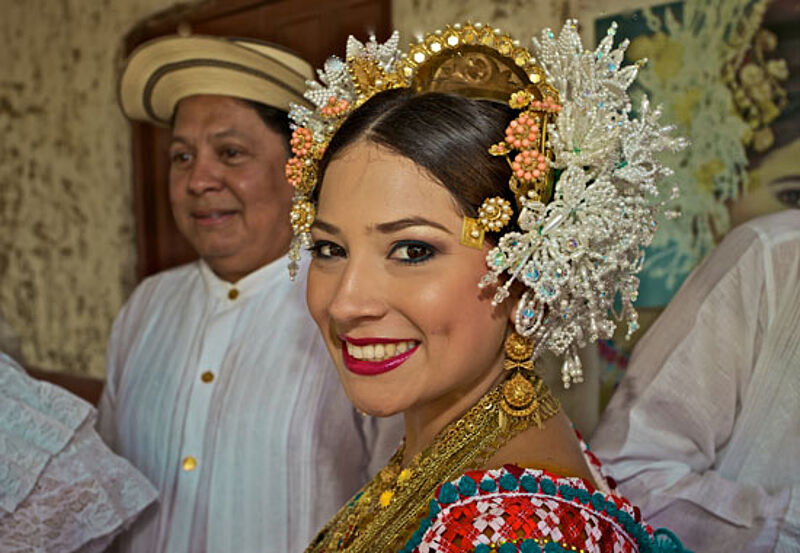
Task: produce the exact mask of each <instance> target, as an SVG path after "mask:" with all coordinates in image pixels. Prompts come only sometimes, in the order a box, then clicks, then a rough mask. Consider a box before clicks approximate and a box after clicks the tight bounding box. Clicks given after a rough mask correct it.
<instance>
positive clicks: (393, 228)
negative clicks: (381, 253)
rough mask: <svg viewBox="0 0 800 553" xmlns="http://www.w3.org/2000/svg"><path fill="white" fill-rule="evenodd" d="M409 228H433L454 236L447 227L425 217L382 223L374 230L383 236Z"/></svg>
mask: <svg viewBox="0 0 800 553" xmlns="http://www.w3.org/2000/svg"><path fill="white" fill-rule="evenodd" d="M409 227H433V228H435V229H439V230H441V231H444V232H446V233H447V234H453V233H452V232H450V230H448V229H447V228H446V227H445V226H443V225H441V224H439V223H437V222H436V221H431V220H430V219H426V218H425V217H419V216H415V217H405V218H403V219H397V220H396V221H389V222H386V223H380V224H377V225H375V227H374V228H375V230H377V231H378V232H380V233H382V234H390V233H392V232H397V231H399V230H403V229H406V228H409Z"/></svg>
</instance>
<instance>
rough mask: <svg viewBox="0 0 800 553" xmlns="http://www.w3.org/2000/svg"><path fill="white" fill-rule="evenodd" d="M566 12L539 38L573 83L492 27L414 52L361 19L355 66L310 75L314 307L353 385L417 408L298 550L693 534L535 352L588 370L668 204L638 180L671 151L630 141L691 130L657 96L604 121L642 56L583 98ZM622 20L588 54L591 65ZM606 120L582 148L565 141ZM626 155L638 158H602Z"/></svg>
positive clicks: (492, 547)
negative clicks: (621, 483)
mask: <svg viewBox="0 0 800 553" xmlns="http://www.w3.org/2000/svg"><path fill="white" fill-rule="evenodd" d="M487 29H488V31H489V33H488V34H486V33H485V32H484V31H485V30H487ZM562 33H563V36H562V39H559V41H555V39H554V37H553V33H549V32H547V33H545V34H544V35H543V41H545V40H547V41H549V42H546V43H545V46H543V47H542V50H543V55H542V56H541V58H542V59H543V60H547V61H550V62H552V65H551V66H550V67H549V68H548V69H549V70H550V73H548V74H549V75H551V78H552V80H553V83H554V84H559V85H560V86H561V88H556V87H554V86H553V85H550V84H548V83H547V82H546V81H545V74H546V73H545V71H544V70H543V69H542V68H541V67H539V66H538V65H536V64H535V63H534V62H533V61H531V59H530V57H526V55H528V54H527V52H526V51H524V50H521V49H518V48H516V49H515V47H514V46H513V45H514V43H513V42H512V41H511V39H510V38H508V37H505V36H504V35H502V34H501V33H499V32H498V31H495V30H493V29H491V28H484V27H482V26H473V25H466V26H457V27H448V28H447V29H446V30H445V31H444V32H437V33H435V34H433V35H430V36H429V37H427V39H425V40H424V41H423V42H422V43H421V45H420V46H418V47H416V48H412V51H411V52H410V54H409V55H408V56H407V57H405V56H402V57H401V56H399V55H398V54H397V52H396V51H395V50H394V47H393V45H394V43H395V42H396V36H394V37H393V38H392V39H390V41H389V42H388V43H387V44H386V45H378V44H377V43H374V42H373V43H370V44H368V45H367V46H362V45H360V44H359V43H357V42H356V41H353V40H351V42H350V43H349V45H348V58H347V59H348V62H347V63H348V67H343V66H342V64H341V62H338V61H336V60H334V61H330V62H329V63H328V64H326V71H325V74H324V78H323V82H324V83H325V85H327V86H328V88H327V89H325V88H323V87H321V86H319V85H317V86H312V89H311V90H310V91H309V93H308V94H307V97H308V98H309V99H310V100H312V101H315V102H317V104H318V106H319V109H318V111H317V112H316V113H312V112H310V111H308V110H295V111H294V113H293V116H294V118H295V121H296V123H297V124H298V128H297V129H296V130H295V133H294V137H293V139H292V149H293V152H294V154H295V157H294V158H293V159H292V160H290V161H289V163H288V164H287V176H288V178H289V180H290V182H292V183H293V184H294V185H295V187H296V188H297V190H298V195H297V196H296V198H295V205H294V209H293V212H292V222H293V225H294V229H295V232H296V233H297V238H296V240H295V248H296V247H297V246H298V245H299V244H300V243H301V242H304V243H305V245H306V246H307V247H308V249H310V250H311V252H312V255H313V261H312V263H311V266H310V268H309V273H308V288H307V299H308V306H309V310H310V311H311V314H312V316H313V318H314V320H315V321H316V323H317V325H318V326H319V328H320V331H321V332H322V335H323V337H324V339H325V342H326V345H327V347H328V350H329V352H330V354H331V356H332V358H333V360H334V363H335V364H336V366H337V369H338V372H339V376H340V379H341V381H342V383H343V386H344V388H345V391H346V392H347V395H348V396H349V397H350V399H351V401H353V403H354V404H355V405H356V406H357V407H358V408H359V409H361V410H363V411H365V412H367V413H370V414H373V415H381V416H383V415H392V414H395V413H402V414H403V416H404V420H405V440H404V443H403V445H402V446H401V448H400V449H399V450H398V451H397V453H396V454H395V456H394V457H393V459H392V460H391V462H390V463H389V465H388V466H387V467H385V468H384V469H383V470H382V471H381V472H380V473H379V474H378V475H377V476H376V477H375V479H373V480H372V481H371V482H370V483H368V484H367V485H366V486H365V487H364V488H363V489H362V490H361V491H360V492H359V493H358V494H357V495H356V496H355V497H354V498H353V500H352V501H351V502H349V503H348V504H347V505H345V506H344V507H343V508H342V509H341V510H340V512H339V513H338V514H337V515H336V516H335V517H334V518H333V519H332V520H331V522H330V523H329V524H328V526H326V527H325V528H324V529H323V530H322V531H321V532H320V534H319V536H318V537H317V539H316V540H315V541H314V542H313V543H312V544H311V546H310V547H309V549H308V551H349V552H356V551H359V552H361V551H363V552H367V551H369V552H375V551H378V552H389V551H402V552H411V551H420V552H427V551H438V552H446V551H481V552H489V551H501V552H503V553H505V552H515V551H523V552H533V551H537V552H538V551H540V550H541V549H542V548H543V549H544V550H545V551H547V552H560V551H574V550H581V551H612V550H613V551H626V552H627V551H639V550H648V551H660V550H661V547H662V546H663V547H665V549H666V550H669V551H680V550H681V549H680V543H679V542H678V541H677V540H676V539H674V537H673V536H671V534H669V533H668V532H666V533H665V532H664V531H656V532H653V530H652V529H651V528H650V527H649V526H647V525H646V524H644V523H642V521H641V520H640V519H639V516H638V512H637V511H636V510H635V509H634V508H633V506H632V505H630V503H628V502H627V501H626V500H624V499H623V498H621V497H619V496H617V495H615V494H614V493H613V492H612V491H611V490H610V489H609V487H608V486H607V484H606V482H605V480H604V478H603V477H602V475H601V473H600V471H599V467H598V466H597V464H596V463H595V462H593V457H592V456H591V454H589V453H588V452H587V451H586V450H585V448H584V447H582V444H581V442H580V441H579V439H578V438H576V436H575V434H574V432H573V431H572V429H571V427H570V423H569V420H568V419H567V417H566V416H565V415H564V414H563V412H561V411H560V407H559V404H558V401H557V400H556V399H555V398H554V397H553V396H552V394H551V393H550V391H549V390H548V389H547V387H546V386H545V385H544V383H543V382H542V381H541V379H540V378H539V377H538V375H536V374H535V371H534V367H533V360H534V359H535V358H536V357H537V356H538V355H539V354H540V353H541V352H542V351H543V350H544V349H551V350H553V351H557V352H558V353H562V354H566V356H567V362H566V363H565V370H564V382H565V384H569V383H571V382H572V381H579V380H580V368H579V367H578V366H576V365H575V363H574V361H573V358H572V356H571V349H570V348H571V347H573V346H574V344H576V343H584V342H586V341H587V340H593V339H597V335H601V334H604V333H606V332H609V331H610V330H613V324H611V323H610V322H607V320H606V319H607V317H608V309H609V307H610V303H609V299H607V296H608V297H609V298H612V297H613V296H614V295H615V294H616V293H617V292H619V287H620V286H621V285H624V286H627V287H629V286H630V285H631V284H632V283H633V282H634V281H633V280H632V278H633V277H632V274H633V273H634V272H635V271H636V270H637V267H638V261H636V260H637V258H638V252H639V250H640V248H641V247H642V244H643V243H645V242H646V241H647V240H648V239H649V237H650V236H651V233H650V231H647V230H637V229H648V228H650V227H649V224H648V223H649V222H650V221H652V217H653V215H654V213H655V210H656V208H655V207H652V205H649V204H648V203H647V201H646V199H645V189H646V190H647V191H648V192H652V193H655V192H656V191H657V189H656V188H655V181H656V180H658V176H659V173H666V170H665V169H664V168H663V167H662V166H660V165H659V164H658V163H657V162H655V161H654V160H653V159H652V157H651V154H652V151H647V152H645V153H644V155H641V156H640V155H637V154H638V151H637V150H638V149H639V148H641V147H642V146H644V145H649V147H650V149H651V150H658V149H662V148H664V147H667V146H678V145H679V143H677V142H673V141H671V139H669V138H668V137H667V135H666V134H665V131H664V129H663V128H662V127H660V126H658V125H657V124H656V123H657V121H656V120H657V117H649V118H648V114H647V108H646V106H644V107H643V108H642V113H644V118H645V119H644V122H637V123H638V124H639V127H638V130H634V127H633V123H631V122H629V121H628V119H627V115H626V116H625V118H624V120H625V124H629V125H630V128H627V129H625V130H624V132H620V133H619V134H617V132H616V131H614V128H615V127H616V126H617V125H616V124H614V125H610V126H608V127H606V123H608V122H610V121H614V122H616V121H617V119H618V118H619V121H620V124H621V125H622V124H623V123H622V118H621V117H620V115H619V114H620V108H619V105H623V106H624V105H625V104H626V103H627V101H628V100H627V96H626V95H625V97H624V100H625V101H624V102H620V100H621V99H620V98H616V97H615V95H618V94H619V91H620V90H622V91H623V92H622V94H623V95H624V90H625V88H626V87H627V85H628V84H630V80H631V79H632V77H631V76H630V71H629V72H628V73H626V74H625V76H620V77H618V79H620V81H621V82H624V86H622V87H621V89H620V82H617V83H616V84H615V85H609V84H608V83H607V82H605V81H603V80H602V79H600V78H599V77H597V79H596V80H594V81H591V79H590V81H591V82H590V83H589V84H587V85H585V86H587V88H590V89H591V88H592V86H596V87H597V88H598V89H600V90H601V95H602V97H601V98H600V99H602V100H604V101H605V102H608V103H609V104H610V105H612V106H613V108H614V110H613V113H610V114H604V115H602V116H599V117H597V120H593V119H591V116H590V115H589V114H588V111H587V110H585V109H582V107H581V106H580V103H579V102H578V101H576V100H574V99H573V98H572V91H574V90H575V83H574V82H572V81H574V80H579V79H581V78H583V73H582V72H581V71H579V70H578V69H577V68H575V67H572V68H570V69H568V70H564V69H563V67H568V64H566V63H565V64H562V65H561V66H559V67H560V68H561V69H559V67H556V66H557V65H558V64H557V63H556V61H558V60H560V61H564V60H570V63H572V61H571V60H574V57H575V56H576V54H575V52H582V51H583V50H582V48H581V47H580V44H579V39H578V38H577V34H576V33H575V32H574V24H571V23H570V24H569V25H568V26H567V27H565V30H564V31H562ZM610 42H611V38H609V39H608V40H607V41H605V43H606V44H605V45H601V48H599V49H598V52H600V53H599V54H586V57H585V58H581V59H582V60H583V61H582V62H581V63H585V64H586V67H587V68H588V69H589V71H588V73H589V74H590V75H592V77H591V78H594V75H596V71H595V69H597V68H596V66H595V64H596V60H598V59H600V58H601V57H602V55H603V54H607V53H608V51H609V50H610ZM423 44H424V47H423V46H422V45H423ZM548 48H549V49H550V50H549V51H548ZM548 54H551V55H548ZM528 56H529V55H528ZM580 56H582V54H581V55H580ZM616 57H620V58H621V54H620V53H618V52H617V53H612V59H616ZM559 70H560V71H561V73H559ZM604 71H605V73H609V70H608V68H607V67H605V68H604ZM562 78H563V79H562ZM604 78H608V79H610V77H608V76H606V77H604ZM590 85H592V86H590ZM604 86H607V87H608V88H606V89H604V88H603V87H604ZM595 100H597V99H595ZM579 108H581V109H579ZM562 110H563V112H564V113H563V114H562ZM560 114H561V115H560ZM595 116H596V114H595ZM601 123H602V124H603V128H610V129H611V131H609V132H608V133H604V134H603V135H602V136H599V137H598V138H599V139H598V140H595V141H594V143H592V142H591V141H589V140H586V141H585V142H584V143H582V146H583V149H584V150H585V153H584V155H585V157H581V156H580V152H581V148H578V147H577V146H576V147H574V148H573V147H570V150H571V152H570V153H571V154H572V156H573V158H570V157H568V154H566V153H565V152H564V149H563V148H561V147H560V144H559V137H561V138H562V139H563V138H567V139H568V140H570V142H573V143H574V141H575V140H577V136H572V137H570V136H568V133H569V131H570V130H571V127H572V126H573V125H574V127H576V128H579V129H580V132H581V133H587V131H588V132H589V133H591V131H592V129H593V128H595V127H596V126H599V125H600V124H601ZM637 133H638V135H637ZM631 136H633V141H634V143H628V142H626V140H627V138H624V137H631ZM582 138H584V139H585V138H586V137H585V136H583V137H582ZM572 150H578V151H577V152H575V151H572ZM623 155H625V156H630V159H631V162H630V164H631V165H635V166H636V169H637V171H638V172H637V173H636V175H637V176H636V177H632V176H630V175H627V174H625V173H623V172H621V173H619V174H613V170H614V169H623V168H624V167H625V165H627V164H624V165H622V166H621V167H620V166H618V162H617V161H614V162H613V163H611V167H610V168H609V167H608V166H607V165H608V162H607V158H612V159H615V160H619V159H620V158H621V157H622V156H623ZM645 165H646V166H647V167H648V169H649V170H650V173H649V175H650V178H649V179H648V178H647V177H644V176H642V175H643V173H642V172H641V171H640V170H641V169H642V167H643V166H645ZM555 169H558V170H559V171H558V172H559V174H560V176H559V178H558V180H557V182H555V181H556V171H555ZM637 179H638V180H637ZM620 212H621V213H622V214H623V215H622V216H620V215H618V214H619V213H620ZM295 253H296V250H295ZM609 259H610V260H611V261H610V262H608V263H607V264H606V262H607V260H609ZM487 264H488V271H487ZM487 273H488V274H487ZM573 275H575V276H573ZM601 292H602V294H601ZM634 292H635V285H634V290H633V291H632V290H630V289H628V288H626V289H625V291H624V292H623V296H622V297H623V303H624V305H625V308H626V309H627V308H630V305H629V303H630V296H631V294H632V293H634ZM506 298H511V299H512V300H513V301H504V300H505V299H506ZM627 315H628V316H630V317H631V320H632V321H634V322H635V317H634V316H633V315H631V314H630V313H627ZM590 332H591V334H590Z"/></svg>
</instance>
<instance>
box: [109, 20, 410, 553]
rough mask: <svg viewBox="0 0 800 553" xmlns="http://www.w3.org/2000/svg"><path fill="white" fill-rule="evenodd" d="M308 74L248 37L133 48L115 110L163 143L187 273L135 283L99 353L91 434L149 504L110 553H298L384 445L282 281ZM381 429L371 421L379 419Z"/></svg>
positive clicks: (377, 461) (288, 56)
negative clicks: (298, 122)
mask: <svg viewBox="0 0 800 553" xmlns="http://www.w3.org/2000/svg"><path fill="white" fill-rule="evenodd" d="M312 76H313V72H312V69H311V67H310V66H309V65H308V64H307V63H306V62H305V61H303V60H302V59H300V58H299V57H297V56H296V55H294V54H292V53H290V52H287V51H286V50H284V49H282V48H280V47H276V46H274V45H270V44H266V43H262V42H258V41H253V40H249V39H248V40H229V39H223V38H213V37H202V36H193V37H169V38H164V39H158V40H154V41H152V42H150V43H147V44H145V45H144V46H142V47H140V48H139V49H138V50H137V51H135V52H134V53H133V54H132V56H131V58H130V59H129V60H128V63H127V66H126V68H125V70H124V73H123V76H122V80H121V85H120V97H121V102H122V108H123V110H124V111H125V113H126V115H128V117H130V118H132V119H139V120H144V121H150V122H154V123H160V124H167V125H170V126H171V129H172V140H171V144H170V158H171V168H170V175H169V195H170V201H171V205H172V211H173V215H174V217H175V221H176V223H177V226H178V229H179V230H180V232H181V233H182V234H183V235H184V236H185V237H186V238H187V239H188V241H189V242H190V243H191V245H192V246H193V247H194V249H195V250H196V251H197V253H198V254H199V256H200V258H201V259H200V260H199V261H197V262H194V263H190V264H188V265H184V266H181V267H178V268H175V269H171V270H168V271H164V272H162V273H160V274H157V275H155V276H153V277H150V278H148V279H146V280H145V281H143V282H142V283H141V284H140V285H139V286H138V288H137V289H136V290H135V292H134V293H133V295H132V296H131V298H130V300H129V301H128V303H127V304H126V305H125V307H124V308H123V309H122V312H121V313H120V314H119V316H118V317H117V319H116V321H115V323H114V327H113V330H112V336H111V340H110V342H109V346H108V366H107V372H108V382H107V385H106V388H105V391H104V393H103V397H102V400H101V406H100V414H101V419H100V429H101V433H102V434H103V436H104V437H105V438H106V439H107V440H108V442H109V443H110V444H111V445H112V447H113V448H114V449H115V450H116V451H117V452H119V453H120V454H121V455H123V456H124V457H127V458H128V459H129V460H130V461H131V462H132V463H133V464H134V465H135V466H136V467H137V468H138V469H139V470H141V471H142V472H143V473H144V474H145V475H146V476H147V477H148V478H149V479H150V481H151V482H153V484H154V485H155V486H156V488H157V489H158V490H159V493H160V504H159V505H158V507H157V508H154V509H151V511H150V512H149V513H146V514H145V515H144V516H143V517H142V518H140V519H139V521H138V522H137V523H136V524H135V525H134V526H133V528H132V530H131V531H130V532H128V533H127V534H126V535H124V536H123V537H122V539H121V544H120V547H121V549H122V550H123V551H136V552H147V553H150V552H156V551H169V552H170V553H182V552H189V551H209V552H212V551H218V552H231V551H243V552H244V551H263V550H267V549H268V550H275V551H288V552H294V551H302V550H303V549H304V548H305V546H306V545H307V544H308V542H309V541H310V540H311V539H312V538H313V536H314V534H315V533H316V531H317V530H319V528H320V526H321V525H322V524H323V523H324V522H325V521H326V520H328V518H330V516H332V515H333V513H334V512H335V511H336V510H337V508H338V507H339V506H341V505H342V504H343V503H344V502H345V501H346V500H347V499H348V498H349V497H350V496H351V494H353V493H354V492H355V491H356V490H357V489H358V487H359V486H360V485H361V484H362V483H363V482H364V481H365V480H366V479H367V476H368V474H369V472H370V463H371V462H372V461H374V466H375V467H379V466H381V465H382V464H383V463H384V462H385V461H386V459H387V458H388V456H389V455H390V453H391V448H394V447H395V446H396V445H397V440H398V439H399V437H400V428H399V421H396V422H395V421H390V422H389V423H388V426H386V427H385V428H384V431H382V432H381V431H379V430H378V428H377V427H376V426H375V424H376V423H375V421H374V420H373V419H366V418H362V417H361V416H360V415H358V414H357V413H355V412H354V410H353V408H352V406H351V405H350V402H349V401H348V399H347V397H346V396H345V395H344V393H343V391H342V390H341V388H340V384H339V381H338V378H337V375H336V372H335V369H334V367H333V365H332V363H331V361H330V359H329V357H328V354H327V352H326V350H325V347H324V345H323V344H322V341H321V339H320V337H319V335H318V332H317V330H316V327H315V326H314V325H313V323H312V321H311V319H310V318H309V316H308V314H307V312H306V306H305V299H304V296H305V294H304V289H305V283H304V278H305V277H304V273H305V271H304V270H301V275H303V276H302V277H301V278H300V279H299V280H301V282H299V283H292V282H291V281H290V280H289V277H288V272H287V265H288V259H287V258H286V257H285V254H286V252H287V251H288V247H289V243H290V239H291V235H292V231H291V226H290V223H289V209H290V204H291V198H292V190H291V187H290V186H289V184H288V183H287V181H286V178H285V175H284V164H285V162H286V159H287V157H288V152H289V150H288V142H289V127H288V120H287V115H286V110H287V109H288V108H289V103H290V102H295V103H299V104H304V103H305V100H304V99H303V97H302V91H303V90H304V89H305V80H306V79H310V78H312ZM381 424H384V425H386V423H381Z"/></svg>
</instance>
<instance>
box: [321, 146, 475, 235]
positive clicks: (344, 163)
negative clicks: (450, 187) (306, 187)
mask: <svg viewBox="0 0 800 553" xmlns="http://www.w3.org/2000/svg"><path fill="white" fill-rule="evenodd" d="M318 211H319V214H320V217H322V218H328V217H342V218H350V219H353V218H357V219H361V220H362V221H361V222H364V221H363V219H370V220H372V222H378V223H379V222H381V221H382V220H385V219H387V218H396V217H405V216H408V215H409V214H410V213H413V214H415V215H420V216H425V217H426V218H432V217H435V218H437V219H442V220H445V221H446V220H452V219H455V220H460V215H459V214H458V213H457V211H456V204H455V201H454V199H453V198H452V196H451V194H450V193H449V192H448V191H447V190H446V189H445V188H444V187H443V186H442V185H441V184H440V183H439V182H438V181H437V180H436V179H434V178H433V177H432V176H431V175H430V174H429V173H428V172H427V171H426V170H425V169H424V168H422V167H420V166H419V165H417V164H416V163H414V161H413V160H411V159H409V158H407V157H404V156H402V155H400V154H397V153H395V152H392V151H391V150H389V149H387V148H385V147H382V146H379V145H376V144H374V143H371V142H367V141H359V142H357V143H355V144H353V145H352V146H350V147H349V148H347V150H345V151H344V152H342V153H341V154H340V155H338V156H336V158H334V159H333V160H332V161H331V163H330V164H329V165H328V168H327V170H326V172H325V178H324V181H323V186H322V187H321V189H320V196H319V203H318Z"/></svg>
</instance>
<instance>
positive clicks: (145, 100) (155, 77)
mask: <svg viewBox="0 0 800 553" xmlns="http://www.w3.org/2000/svg"><path fill="white" fill-rule="evenodd" d="M201 66H202V67H209V66H210V67H218V68H223V69H231V70H233V71H238V72H241V73H247V74H249V75H252V76H254V77H258V78H261V79H264V80H265V81H268V82H270V83H272V84H273V85H275V86H277V87H279V88H282V89H284V90H285V91H287V92H289V93H291V94H293V95H295V96H296V97H297V98H298V99H300V98H302V97H303V91H301V90H298V89H296V88H293V87H291V86H289V85H287V84H286V83H285V82H283V81H281V80H279V79H276V78H275V77H273V76H272V75H270V74H268V73H264V72H263V71H259V70H257V69H253V68H252V67H247V66H246V65H241V64H238V63H233V62H229V61H222V60H215V59H204V58H200V59H194V60H185V61H179V62H175V63H168V64H166V65H163V66H161V67H159V68H158V69H156V70H155V71H153V74H152V75H151V76H150V78H149V79H147V83H146V84H145V86H144V90H143V92H142V96H143V97H142V105H143V106H144V109H145V111H146V112H147V115H148V116H150V117H151V118H152V119H154V120H155V121H161V122H162V123H167V124H168V123H169V121H165V120H163V119H161V118H160V117H158V116H157V115H156V113H155V111H154V109H153V103H152V101H151V98H152V92H153V89H154V88H155V87H156V85H157V84H158V81H159V80H160V79H161V78H162V77H164V76H165V75H166V74H168V73H171V72H172V71H180V70H181V69H190V68H193V67H201Z"/></svg>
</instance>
